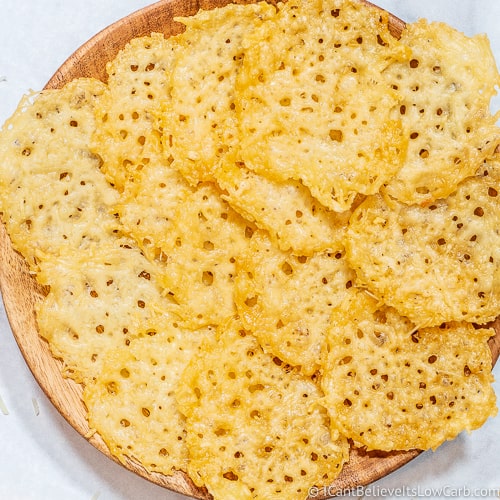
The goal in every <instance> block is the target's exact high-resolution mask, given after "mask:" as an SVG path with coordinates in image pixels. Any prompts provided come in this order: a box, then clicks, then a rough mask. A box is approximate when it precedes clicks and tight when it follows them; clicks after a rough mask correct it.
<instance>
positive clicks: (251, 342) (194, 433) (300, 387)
mask: <svg viewBox="0 0 500 500" xmlns="http://www.w3.org/2000/svg"><path fill="white" fill-rule="evenodd" d="M219 333H220V335H219V337H218V338H215V337H212V338H209V339H207V340H206V341H204V343H203V344H202V347H201V349H200V351H199V352H198V353H197V354H195V355H194V357H193V358H192V360H191V362H190V364H189V365H188V367H187V368H186V370H185V371H184V374H183V376H182V379H181V383H180V384H179V387H178V390H177V393H176V394H177V399H178V402H179V408H180V410H181V412H182V413H183V414H184V415H185V417H186V429H187V439H186V441H187V444H188V448H189V463H188V472H189V475H190V477H191V478H192V479H193V481H194V482H195V483H196V484H198V485H203V484H205V485H206V486H207V488H208V490H209V491H210V492H211V493H212V494H213V495H214V497H215V498H228V499H229V498H230V499H235V500H236V499H239V500H243V499H249V500H250V499H259V498H261V499H266V500H270V499H282V498H287V499H297V500H299V499H300V500H303V499H304V498H306V496H307V493H308V490H309V488H310V487H311V486H312V485H318V486H321V485H324V484H330V483H331V482H332V481H333V479H335V477H336V476H337V475H338V474H339V473H340V470H341V468H342V465H343V463H344V462H345V461H346V460H347V457H348V443H347V440H346V439H345V438H343V437H341V436H340V435H339V433H338V432H336V431H330V430H329V426H328V418H327V415H326V412H325V410H324V408H322V407H321V406H320V405H319V404H318V402H319V399H320V397H321V392H320V391H319V389H318V388H317V387H316V385H315V384H314V383H313V382H312V381H311V379H309V378H307V377H303V376H302V375H300V373H298V372H297V371H294V370H291V371H290V370H285V369H284V367H283V366H279V362H278V360H276V359H273V357H272V356H269V355H267V354H265V353H264V352H263V351H262V349H261V347H260V346H259V344H258V343H257V341H256V340H255V338H254V337H253V336H252V335H251V334H250V333H248V332H246V331H245V330H243V329H241V327H240V326H239V324H238V322H237V321H232V322H231V323H229V324H227V325H225V326H224V330H223V331H220V332H219Z"/></svg>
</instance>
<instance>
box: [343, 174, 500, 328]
mask: <svg viewBox="0 0 500 500" xmlns="http://www.w3.org/2000/svg"><path fill="white" fill-rule="evenodd" d="M485 174H488V171H486V172H483V173H482V174H481V175H479V176H477V177H472V178H470V179H468V180H466V181H464V182H463V183H462V184H461V185H460V186H459V187H458V189H457V191H456V192H455V193H454V194H452V195H451V196H449V197H448V198H446V199H444V200H437V201H436V202H434V203H433V204H431V205H428V206H427V207H420V206H417V205H413V206H408V205H405V204H402V203H398V202H396V201H391V200H387V201H385V200H384V199H383V198H382V197H381V196H378V195H377V196H373V197H370V198H368V199H366V200H365V201H364V202H363V203H362V204H361V205H360V206H359V207H358V209H357V210H356V211H355V212H354V214H353V216H352V217H351V221H350V227H349V230H348V237H347V238H346V245H347V258H348V261H349V263H350V265H351V266H352V267H353V268H354V269H355V270H356V273H357V275H358V278H359V280H360V282H361V283H363V284H364V285H366V286H367V288H368V289H369V290H370V291H371V292H373V293H374V294H375V295H376V296H377V297H380V298H381V299H382V300H383V301H384V302H385V303H386V304H388V305H390V306H393V307H395V308H396V309H397V310H398V311H399V312H400V313H401V314H403V315H405V316H408V317H409V318H410V319H411V320H412V321H413V322H415V323H416V324H417V325H419V326H437V325H439V324H441V323H442V322H444V321H462V320H466V321H473V322H476V323H480V324H482V323H486V322H488V321H492V320H493V319H495V318H496V316H497V315H498V311H499V310H500V234H499V232H498V227H499V225H500V211H499V209H498V191H499V190H500V184H499V182H498V178H495V177H494V176H492V175H485Z"/></svg>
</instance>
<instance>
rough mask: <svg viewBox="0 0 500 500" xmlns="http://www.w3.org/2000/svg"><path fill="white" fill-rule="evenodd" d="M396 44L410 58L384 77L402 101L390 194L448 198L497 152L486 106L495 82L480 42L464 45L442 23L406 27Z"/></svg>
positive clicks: (498, 81) (422, 199)
mask: <svg viewBox="0 0 500 500" xmlns="http://www.w3.org/2000/svg"><path fill="white" fill-rule="evenodd" d="M401 42H403V43H404V44H405V45H407V46H408V47H409V48H410V49H411V58H410V60H409V61H404V62H400V63H395V64H392V65H391V66H389V67H388V68H387V71H386V72H385V74H386V76H387V77H388V78H390V79H391V80H392V82H393V85H394V87H395V88H397V90H398V92H400V94H401V97H402V99H401V101H400V103H399V109H398V110H397V115H398V116H400V118H401V122H402V129H403V133H404V135H405V137H406V138H407V139H408V153H407V156H406V160H405V161H404V163H403V164H402V167H401V168H400V169H399V170H398V172H397V174H396V175H395V177H394V178H393V179H391V180H390V181H389V183H388V185H387V193H388V194H389V195H391V196H392V197H395V198H397V199H398V200H399V201H402V202H404V203H409V204H412V203H419V204H429V203H430V202H432V201H433V200H436V199H438V198H444V197H446V196H448V195H449V194H451V193H453V191H455V189H456V188H457V185H458V184H459V183H460V182H461V181H462V180H464V179H465V178H466V177H468V176H471V175H474V174H475V173H476V172H477V171H478V170H479V168H480V167H481V163H482V161H483V160H484V159H485V158H487V157H488V156H489V155H491V153H492V152H493V151H494V150H495V147H496V146H497V145H498V142H499V130H498V128H497V127H496V126H495V121H496V119H495V118H494V117H492V116H491V115H490V112H489V104H490V99H491V97H492V95H493V94H494V93H495V87H497V86H498V85H500V78H499V74H498V71H497V69H496V66H495V61H494V58H493V55H492V53H491V50H490V47H489V42H488V39H487V38H486V36H485V35H476V36H475V37H473V38H468V37H466V36H465V35H463V34H462V33H459V32H458V31H456V30H454V29H453V28H451V27H450V26H447V25H446V24H444V23H427V22H426V21H425V20H420V21H419V22H417V23H413V24H410V25H408V27H407V29H406V30H404V31H403V34H402V37H401ZM436 165H439V168H436Z"/></svg>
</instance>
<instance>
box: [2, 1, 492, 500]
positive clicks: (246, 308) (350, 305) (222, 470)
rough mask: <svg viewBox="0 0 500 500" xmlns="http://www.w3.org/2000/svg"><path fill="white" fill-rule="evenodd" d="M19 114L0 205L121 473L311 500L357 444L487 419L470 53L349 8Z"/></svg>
mask: <svg viewBox="0 0 500 500" xmlns="http://www.w3.org/2000/svg"><path fill="white" fill-rule="evenodd" d="M179 21H180V22H182V23H183V24H185V26H186V29H185V31H184V32H183V33H182V34H180V35H177V36H174V37H170V38H165V37H164V36H163V35H161V34H152V35H151V36H148V37H144V38H138V39H134V40H132V41H131V42H130V43H129V44H128V45H127V46H126V47H125V48H124V49H123V50H122V51H121V52H120V53H119V54H118V55H117V57H116V59H115V60H113V61H111V62H110V63H109V64H108V67H107V70H108V74H109V78H108V81H107V82H106V83H102V82H100V81H97V80H94V79H77V80H74V81H73V82H71V83H69V84H67V85H66V86H65V87H64V88H62V89H59V90H47V91H43V92H41V93H36V94H33V95H30V96H27V97H26V98H25V99H24V100H23V101H22V102H21V104H20V105H19V108H18V110H17V111H16V112H15V113H14V115H13V116H12V118H11V119H10V120H8V121H7V123H6V124H5V125H4V127H3V130H2V132H1V135H0V186H1V187H0V209H1V212H2V219H3V222H4V223H5V225H6V227H7V230H8V233H9V235H10V238H11V239H12V242H13V244H14V246H15V248H16V249H17V250H19V251H20V252H21V253H22V254H23V255H24V257H25V258H26V260H27V262H28V263H29V266H30V270H31V272H32V273H33V274H34V275H35V276H36V279H37V280H38V282H39V283H41V284H43V285H46V286H47V290H49V291H48V292H47V295H46V297H45V298H44V299H43V300H41V301H40V302H39V303H38V304H37V306H36V307H37V309H36V315H37V321H38V326H39V330H40V334H41V335H42V336H43V337H44V338H45V339H47V341H48V342H49V345H50V348H51V350H52V352H53V354H54V356H56V357H57V358H60V359H62V360H63V365H64V374H65V375H66V376H68V377H71V378H73V379H74V380H75V381H77V382H78V383H82V384H83V386H84V403H85V405H86V407H87V408H88V419H89V423H90V426H91V427H92V428H93V429H95V431H96V432H98V433H99V434H100V435H101V436H102V438H103V439H104V440H105V442H106V443H107V445H108V446H109V449H110V451H111V452H112V453H113V454H114V455H115V456H116V457H117V458H118V459H120V460H122V461H125V460H126V459H132V460H134V461H136V462H138V463H139V464H141V465H142V466H143V467H144V468H145V469H147V470H149V471H155V472H160V473H163V474H165V475H169V474H171V473H172V472H173V471H174V470H182V471H185V472H187V474H188V475H189V476H190V477H191V479H192V480H193V481H194V483H195V484H197V485H199V486H202V485H204V486H206V487H207V488H208V491H209V492H210V493H211V494H212V495H213V497H214V498H220V499H222V498H224V499H226V498H237V499H244V498H248V499H257V498H262V499H272V498H287V499H294V498H296V499H303V498H305V497H306V496H307V492H308V490H309V488H310V487H312V486H313V485H316V486H318V487H321V486H324V485H328V484H330V483H332V482H333V481H334V480H335V478H336V477H337V476H338V475H339V474H340V472H341V471H342V467H343V465H344V464H345V463H346V462H347V461H348V460H349V449H350V448H351V447H353V446H355V447H364V448H366V449H367V450H385V451H391V450H410V449H429V448H432V449H435V448H436V447H438V446H439V445H440V444H441V443H443V442H444V441H445V440H447V439H453V438H454V437H456V436H457V435H458V434H459V433H460V432H461V431H463V430H468V431H470V430H473V429H476V428H477V427H479V426H481V425H482V424H483V423H484V422H485V420H486V419H487V418H488V417H489V416H493V415H495V414H496V411H497V410H496V405H495V395H494V392H493V390H492V387H491V382H492V379H493V377H492V374H491V367H492V366H491V365H492V357H491V352H490V350H489V348H488V344H487V341H488V339H489V338H490V337H491V336H493V335H494V334H495V332H494V330H493V329H492V328H488V326H487V325H488V323H490V322H492V321H493V320H494V319H495V318H496V317H497V316H498V314H499V312H500V233H499V227H500V210H499V201H498V200H499V199H498V193H499V191H500V158H498V157H497V156H496V153H495V150H496V148H497V146H498V145H499V144H500V129H499V128H497V126H496V125H495V122H496V119H497V117H496V116H492V115H491V113H490V99H491V97H492V96H493V95H494V94H495V92H496V87H497V86H498V84H500V75H499V74H498V72H497V69H496V65H495V61H494V59H493V57H492V54H491V52H490V49H489V44H488V41H487V39H486V37H485V36H475V37H473V38H468V37H466V36H465V35H463V34H461V33H459V32H457V31H456V30H454V29H452V28H450V27H449V26H447V25H445V24H442V23H428V22H426V21H425V20H421V21H418V22H416V23H414V24H409V25H408V26H407V27H406V29H405V30H404V31H403V33H402V35H401V38H400V39H397V38H395V37H393V36H392V35H391V34H390V32H389V30H388V16H387V14H386V13H384V12H382V11H380V10H378V9H377V8H375V7H373V6H369V5H367V4H365V3H362V2H360V1H357V0H288V2H287V3H285V4H281V3H279V4H277V5H270V4H267V3H257V4H251V5H233V4H231V5H228V6H227V7H225V8H220V9H215V10H211V11H201V12H199V13H198V14H197V15H195V16H194V17H189V18H182V19H179Z"/></svg>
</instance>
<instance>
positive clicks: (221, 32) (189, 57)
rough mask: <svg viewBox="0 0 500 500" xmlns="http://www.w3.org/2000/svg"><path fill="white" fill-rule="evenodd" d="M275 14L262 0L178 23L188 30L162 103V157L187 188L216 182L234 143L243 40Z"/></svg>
mask: <svg viewBox="0 0 500 500" xmlns="http://www.w3.org/2000/svg"><path fill="white" fill-rule="evenodd" d="M274 13H275V9H274V8H273V7H272V6H271V5H269V4H267V3H265V2H260V3H256V4H253V5H246V6H245V5H232V4H229V5H228V6H226V7H225V8H224V9H214V10H213V11H208V12H204V11H200V12H199V13H198V14H197V15H195V16H193V17H188V18H179V19H178V20H179V21H181V22H183V23H184V24H185V25H186V31H185V32H184V33H183V34H181V35H180V36H178V37H177V44H176V53H175V54H176V58H175V59H176V63H175V66H174V68H173V71H172V75H171V82H172V99H171V100H169V101H167V102H166V103H165V107H164V116H163V120H162V122H163V123H162V124H163V127H164V130H165V135H166V136H167V138H168V144H169V147H168V149H167V153H166V154H168V156H169V157H171V160H172V161H173V164H174V167H175V168H176V169H178V170H179V171H180V172H182V173H183V175H184V176H185V177H186V178H187V179H188V180H189V182H190V183H191V184H194V185H196V184H197V183H198V182H199V181H206V180H214V169H215V167H216V166H217V164H218V163H219V162H220V160H221V158H223V156H224V155H225V154H226V153H227V151H228V150H229V149H230V148H231V147H232V146H233V145H235V144H236V143H237V142H238V136H237V122H236V113H235V111H234V110H235V99H236V95H235V88H234V83H235V78H236V75H237V72H238V70H239V68H240V66H241V62H242V59H243V48H242V38H243V37H244V36H246V35H248V33H251V32H252V31H253V30H254V29H256V28H257V27H258V26H259V25H260V24H262V22H263V20H265V19H267V18H269V17H272V16H273V14H274Z"/></svg>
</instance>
